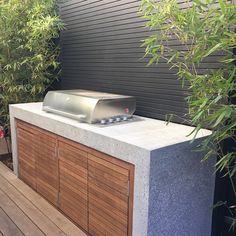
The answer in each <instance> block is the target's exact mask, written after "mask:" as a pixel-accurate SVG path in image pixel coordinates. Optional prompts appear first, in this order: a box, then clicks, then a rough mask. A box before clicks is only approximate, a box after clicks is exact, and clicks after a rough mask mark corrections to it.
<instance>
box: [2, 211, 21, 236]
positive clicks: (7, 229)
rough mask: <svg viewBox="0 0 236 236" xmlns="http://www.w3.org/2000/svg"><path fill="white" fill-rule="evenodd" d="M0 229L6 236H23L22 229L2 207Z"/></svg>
mask: <svg viewBox="0 0 236 236" xmlns="http://www.w3.org/2000/svg"><path fill="white" fill-rule="evenodd" d="M0 230H1V232H2V233H3V234H4V235H5V236H11V235H15V236H23V234H22V232H21V231H20V229H19V228H18V227H17V226H16V225H15V224H14V223H13V221H12V220H11V219H10V218H9V217H8V215H7V214H6V213H5V211H3V209H2V208H0Z"/></svg>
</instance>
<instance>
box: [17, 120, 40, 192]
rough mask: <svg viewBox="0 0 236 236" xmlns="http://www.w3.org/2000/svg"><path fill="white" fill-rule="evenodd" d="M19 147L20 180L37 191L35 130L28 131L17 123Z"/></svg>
mask: <svg viewBox="0 0 236 236" xmlns="http://www.w3.org/2000/svg"><path fill="white" fill-rule="evenodd" d="M16 133H17V147H18V160H19V167H18V171H19V178H20V179H22V180H23V181H24V182H25V183H27V184H28V185H29V186H31V187H32V188H33V189H35V190H36V188H37V183H36V164H35V163H36V157H35V152H36V150H37V148H38V147H37V145H36V143H35V142H34V140H35V132H34V130H29V129H27V127H26V126H24V125H23V124H22V123H20V122H17V132H16Z"/></svg>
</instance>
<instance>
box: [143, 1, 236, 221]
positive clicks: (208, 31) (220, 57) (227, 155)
mask: <svg viewBox="0 0 236 236" xmlns="http://www.w3.org/2000/svg"><path fill="white" fill-rule="evenodd" d="M140 11H141V13H142V15H143V18H145V19H146V20H147V23H146V26H147V27H148V28H149V29H150V30H155V32H157V33H153V35H152V36H150V37H149V38H147V39H146V40H144V42H143V46H144V47H146V56H149V57H150V58H151V59H150V61H149V64H153V63H158V62H159V61H160V60H165V61H166V62H167V63H168V64H170V65H171V68H177V71H178V77H179V78H180V79H182V81H183V82H185V81H186V80H187V81H188V84H189V85H190V86H189V90H190V91H191V92H190V96H189V97H188V98H187V102H188V105H189V114H188V115H189V116H190V119H191V123H192V125H193V126H195V127H196V128H195V129H194V131H193V133H195V135H194V137H196V135H197V133H198V131H199V130H200V129H201V128H206V127H207V128H209V129H211V130H212V134H211V135H210V136H209V137H207V138H206V139H205V140H204V141H203V142H202V144H201V145H200V147H199V150H201V151H204V152H205V153H206V155H205V156H204V158H203V160H206V159H208V158H209V157H211V156H215V155H218V156H219V161H218V162H217V164H216V168H217V170H218V171H225V172H226V173H227V175H229V177H230V178H231V180H232V188H233V190H234V194H235V199H236V192H235V187H234V184H235V174H236V152H235V149H233V148H232V150H227V151H225V150H223V149H224V148H222V144H223V143H224V142H225V141H227V140H231V141H232V140H233V143H234V145H235V146H236V104H235V102H233V101H235V97H236V83H235V75H236V67H235V62H236V56H235V54H234V52H233V49H234V47H235V46H236V34H235V25H236V6H235V5H234V4H232V3H230V1H224V0H192V1H188V0H185V1H181V3H180V2H179V1H177V0H162V1H156V0H142V5H141V9H140ZM173 40H178V42H179V44H180V45H181V47H178V48H176V47H174V46H172V42H173ZM210 56H215V57H214V58H216V61H215V62H216V63H218V64H219V65H220V66H219V68H217V69H208V70H205V71H204V72H202V70H200V69H199V68H200V66H201V64H202V63H204V62H205V61H206V59H207V58H208V57H210ZM235 146H234V147H235ZM235 222H236V219H235Z"/></svg>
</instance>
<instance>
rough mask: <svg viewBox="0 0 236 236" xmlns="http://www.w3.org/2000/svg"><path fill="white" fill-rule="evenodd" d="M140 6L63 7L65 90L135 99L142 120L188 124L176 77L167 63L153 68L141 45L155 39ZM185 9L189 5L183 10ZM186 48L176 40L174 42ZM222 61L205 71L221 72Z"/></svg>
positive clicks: (89, 0) (104, 0)
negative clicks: (169, 119) (167, 119)
mask: <svg viewBox="0 0 236 236" xmlns="http://www.w3.org/2000/svg"><path fill="white" fill-rule="evenodd" d="M139 5H140V0H69V1H66V2H64V3H60V14H61V17H62V19H63V21H64V22H65V24H66V30H64V31H63V32H62V34H61V48H62V55H61V58H62V82H61V87H62V89H76V88H81V89H91V90H97V91H104V92H113V93H120V94H127V95H133V96H135V97H136V98H137V111H136V114H138V115H142V116H147V117H152V118H157V119H165V115H166V114H175V115H177V116H178V117H175V118H174V121H175V122H183V121H184V119H185V114H186V113H187V104H186V101H185V97H186V96H187V93H188V91H187V89H183V88H182V85H181V82H180V81H179V80H177V76H176V75H175V73H176V71H173V70H171V71H170V70H169V67H168V66H167V65H166V64H165V63H164V62H162V63H160V64H159V65H155V66H151V67H147V66H146V64H147V61H148V60H147V59H143V55H144V51H145V49H144V48H141V47H140V45H141V43H142V42H141V40H143V39H145V38H146V37H147V36H149V35H151V33H150V32H149V31H148V29H146V28H145V27H144V24H145V21H144V20H143V19H142V18H140V16H139V14H138V9H139ZM182 5H183V7H185V5H184V4H182ZM171 43H172V44H173V45H175V46H176V47H181V46H180V45H179V43H178V42H177V41H176V40H173V41H172V42H171ZM216 58H217V56H214V57H210V58H208V59H207V60H206V63H205V64H203V65H202V67H201V68H202V71H203V73H204V69H207V68H217V67H218V66H219V65H218V64H217V63H215V59H216Z"/></svg>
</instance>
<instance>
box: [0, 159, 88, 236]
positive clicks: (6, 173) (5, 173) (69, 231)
mask: <svg viewBox="0 0 236 236" xmlns="http://www.w3.org/2000/svg"><path fill="white" fill-rule="evenodd" d="M0 176H2V178H3V179H5V180H6V181H7V182H8V183H9V184H10V185H11V186H12V187H13V188H14V189H16V190H17V191H18V193H19V194H21V195H22V196H23V197H24V198H25V199H26V200H27V201H29V202H30V203H31V204H32V205H33V206H34V207H36V208H37V209H38V210H39V211H40V212H41V214H42V215H43V216H44V217H45V218H46V219H49V220H50V221H51V223H52V224H54V225H55V226H56V227H57V228H58V229H59V230H60V231H61V232H62V233H63V234H64V235H65V236H67V235H80V236H83V235H85V234H84V233H83V232H82V231H81V230H80V229H79V228H78V227H77V226H76V225H75V224H74V223H72V222H71V221H70V220H69V219H68V217H66V216H64V215H63V214H62V213H61V212H60V211H58V209H56V208H55V207H54V206H52V205H51V204H50V203H49V202H48V201H46V200H45V199H44V198H43V197H42V196H41V195H40V194H38V193H36V192H35V191H34V190H33V189H31V188H30V187H29V186H28V185H26V184H25V183H24V182H22V181H21V180H20V179H19V178H17V176H15V175H14V173H13V172H12V171H10V169H8V168H7V167H6V166H5V165H4V164H2V163H0ZM25 188H29V190H30V192H28V193H26V192H25V191H26V189H25ZM24 190H25V191H24ZM37 195H38V196H37ZM35 197H39V198H41V199H42V202H41V204H46V205H44V210H46V208H47V204H48V207H49V208H50V207H51V208H53V210H52V209H50V210H52V213H51V214H53V213H54V212H53V211H55V213H58V214H59V221H58V222H54V221H53V220H51V219H50V215H45V214H44V212H43V211H41V209H39V208H38V207H37V205H35V204H36V203H37V202H36V200H34V201H33V200H32V198H35ZM44 201H45V202H44ZM13 202H14V201H13ZM26 216H27V217H28V215H26ZM28 218H29V217H28ZM29 219H30V218H29ZM30 220H31V219H30ZM60 220H61V223H62V224H66V230H64V229H63V227H60V225H59V224H60ZM32 223H33V224H34V225H36V224H35V223H34V222H33V221H32ZM36 226H37V227H38V225H36ZM38 228H39V229H40V227H38ZM40 231H42V230H41V229H40ZM43 234H44V233H43Z"/></svg>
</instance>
